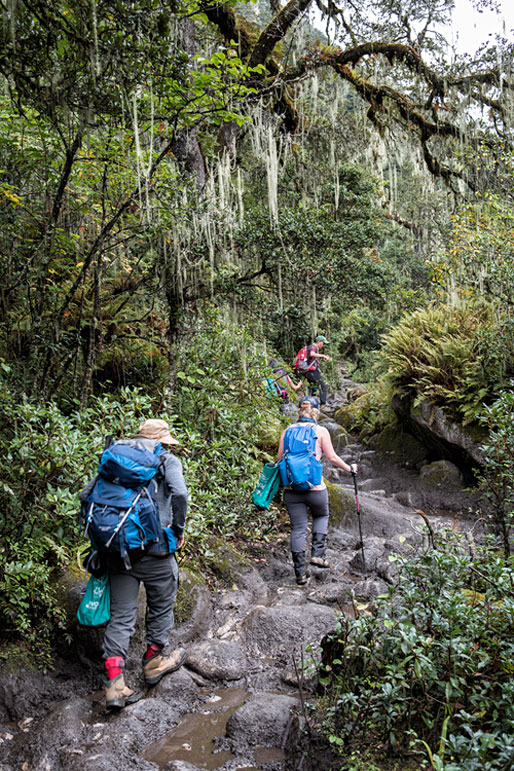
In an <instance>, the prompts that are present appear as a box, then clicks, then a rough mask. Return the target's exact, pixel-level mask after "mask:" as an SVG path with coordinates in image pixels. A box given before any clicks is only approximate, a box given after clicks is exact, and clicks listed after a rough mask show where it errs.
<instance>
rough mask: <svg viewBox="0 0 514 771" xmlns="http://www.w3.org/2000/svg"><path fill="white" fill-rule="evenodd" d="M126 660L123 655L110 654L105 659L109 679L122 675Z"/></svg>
mask: <svg viewBox="0 0 514 771" xmlns="http://www.w3.org/2000/svg"><path fill="white" fill-rule="evenodd" d="M124 665H125V661H124V659H123V657H122V656H109V658H108V659H105V670H106V672H107V679H108V680H114V678H115V677H118V675H121V673H122V672H123V667H124Z"/></svg>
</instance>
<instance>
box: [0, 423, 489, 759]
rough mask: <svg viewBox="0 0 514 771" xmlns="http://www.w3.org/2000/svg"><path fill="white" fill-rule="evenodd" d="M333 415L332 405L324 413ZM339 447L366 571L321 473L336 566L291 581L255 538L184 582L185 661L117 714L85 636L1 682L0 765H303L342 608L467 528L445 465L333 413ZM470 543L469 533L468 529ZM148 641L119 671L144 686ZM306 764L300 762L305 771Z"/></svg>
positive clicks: (275, 547) (338, 494) (337, 475)
mask: <svg viewBox="0 0 514 771" xmlns="http://www.w3.org/2000/svg"><path fill="white" fill-rule="evenodd" d="M329 414H330V411H329ZM323 420H324V424H325V425H326V426H327V427H328V428H329V430H330V431H331V434H332V437H333V441H334V444H335V446H336V449H337V451H338V453H339V454H340V455H341V457H343V458H344V459H345V460H347V461H348V462H354V461H356V462H357V463H359V471H360V473H359V477H358V479H359V499H360V512H361V523H362V532H363V543H364V558H365V568H366V570H365V571H364V569H363V564H362V549H361V545H360V539H359V531H358V519H357V515H356V508H355V496H354V488H353V482H352V479H351V477H349V476H348V475H346V474H344V473H343V472H338V471H337V470H335V469H332V468H327V469H326V479H327V480H328V482H330V483H331V484H330V496H331V511H332V512H333V516H332V524H331V530H330V532H329V543H328V550H327V557H328V559H329V561H330V564H331V567H330V569H323V568H312V567H311V578H310V582H309V584H308V585H307V586H306V587H297V586H296V584H295V583H294V574H293V567H292V563H291V559H290V555H289V550H288V543H287V539H286V538H284V539H283V540H281V541H277V542H276V543H275V544H272V545H263V544H250V545H248V546H247V549H246V555H245V556H246V560H245V563H244V566H243V567H241V568H240V569H239V571H238V574H237V576H236V577H235V579H234V582H233V584H232V586H231V587H230V588H228V589H225V590H221V591H217V592H213V591H209V590H208V589H207V588H206V587H197V588H195V589H194V590H192V594H193V596H194V607H193V611H192V614H191V616H190V618H189V620H188V621H187V622H184V623H182V624H178V625H177V626H176V627H175V628H174V630H173V633H172V639H171V645H172V646H176V645H178V644H181V645H184V646H185V647H187V650H188V657H187V660H186V664H185V665H184V666H183V667H182V668H181V669H180V670H178V671H177V672H175V673H173V674H170V675H168V676H167V677H165V678H164V679H163V680H162V681H161V682H160V683H159V684H158V685H157V686H155V687H154V688H151V689H148V690H147V691H146V695H145V698H143V699H142V700H141V701H139V702H137V703H136V704H134V705H131V706H128V707H126V708H125V709H124V710H122V711H121V712H119V713H114V714H112V713H111V714H108V713H106V711H105V710H104V708H103V705H102V695H103V694H102V692H101V691H99V690H98V688H99V687H100V683H101V666H100V654H99V642H100V639H101V632H99V631H95V630H92V631H86V632H84V635H83V641H82V643H81V644H79V646H78V647H77V650H76V652H75V653H76V655H75V657H74V659H73V660H72V661H70V660H69V658H68V659H64V658H63V660H62V661H59V662H58V666H57V668H56V670H55V671H53V672H52V673H47V674H34V673H33V672H28V671H27V672H24V671H17V672H15V673H13V674H10V675H5V674H4V675H3V676H2V677H1V678H0V768H2V769H3V770H4V771H85V770H86V769H88V771H91V769H95V771H129V770H134V771H155V769H159V768H161V769H166V771H195V769H224V770H225V771H235V769H240V770H241V771H255V770H256V769H257V770H261V771H279V770H281V769H297V768H300V766H301V763H298V758H297V756H296V755H295V750H294V748H295V746H296V741H297V736H296V734H295V730H296V728H295V727H296V725H297V722H298V721H295V720H293V719H292V717H291V715H292V714H294V713H298V714H299V715H300V716H301V715H302V713H303V710H304V706H305V702H306V701H308V700H309V698H310V697H311V696H312V689H313V686H314V682H315V681H314V677H313V674H312V673H313V671H314V666H313V664H312V662H316V661H317V660H318V659H319V644H320V641H321V640H322V638H323V636H324V635H325V634H326V633H327V632H330V631H331V630H333V629H334V627H335V625H336V622H337V617H338V614H340V613H345V614H352V613H354V607H355V602H357V601H359V602H362V601H372V600H373V598H374V597H376V596H377V595H378V594H382V593H383V592H384V590H385V589H386V587H387V584H388V583H389V582H391V581H393V580H394V564H393V563H391V562H390V560H389V559H388V557H389V555H390V554H391V553H392V552H398V551H401V550H405V549H409V548H411V547H412V545H413V544H416V543H420V542H421V541H422V539H423V538H426V534H427V532H428V531H427V529H426V527H425V522H426V521H427V520H428V522H429V523H430V528H431V529H432V531H437V530H439V529H441V528H442V527H444V526H451V527H457V528H459V529H461V530H467V531H469V532H470V533H471V532H472V531H473V528H476V527H477V526H478V527H479V526H480V525H479V524H478V525H477V522H476V520H472V519H471V515H470V507H472V506H473V498H472V496H471V495H470V493H469V492H468V491H466V490H465V489H464V488H463V482H462V479H461V477H460V474H459V472H458V470H457V469H456V467H454V466H452V464H450V463H448V462H446V461H438V462H436V463H424V464H423V465H421V467H420V468H406V467H405V464H403V465H399V464H398V462H397V459H396V457H395V454H393V453H387V452H385V453H384V452H382V453H379V452H377V451H375V450H373V449H370V448H369V447H365V446H363V445H360V444H351V443H350V444H349V443H348V438H347V437H346V436H345V435H344V433H343V432H342V431H341V429H340V427H339V426H338V425H337V424H336V423H335V422H333V420H332V419H331V417H329V415H326V416H324V418H323ZM423 532H424V533H425V535H424V534H423ZM470 538H471V536H470ZM143 649H144V641H143V639H142V637H141V634H140V632H137V633H136V636H135V639H134V641H133V643H132V645H131V658H130V659H129V661H128V662H127V670H126V675H127V680H128V682H129V684H131V685H132V686H134V685H136V684H137V683H138V682H139V683H140V682H142V677H141V667H140V658H141V654H142V651H143ZM307 767H308V766H307V765H305V766H304V769H305V768H307Z"/></svg>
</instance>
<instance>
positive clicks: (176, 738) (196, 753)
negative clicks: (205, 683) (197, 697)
mask: <svg viewBox="0 0 514 771" xmlns="http://www.w3.org/2000/svg"><path fill="white" fill-rule="evenodd" d="M247 695H248V692H247V690H246V689H245V688H220V689H219V690H217V691H214V692H213V693H212V694H211V695H210V696H209V697H208V699H207V700H206V702H205V703H204V704H203V705H202V708H201V710H200V711H199V712H190V713H188V714H186V715H184V716H183V718H182V719H181V721H180V723H179V724H178V726H177V727H176V728H174V729H173V731H170V732H169V733H168V734H166V735H165V736H163V737H162V739H159V740H158V741H157V742H155V743H154V744H152V745H150V747H148V749H147V750H146V751H145V754H144V758H145V760H149V761H151V762H152V763H156V764H157V765H158V766H159V768H163V766H165V765H166V763H169V761H170V760H182V761H186V762H187V763H192V764H193V765H195V766H196V767H197V768H205V769H210V770H211V771H212V770H213V769H215V768H219V766H222V765H223V764H224V763H226V761H227V760H232V758H233V757H234V756H233V754H232V753H231V752H228V751H226V750H221V751H217V750H216V741H215V740H216V739H217V738H220V737H222V736H224V735H225V727H226V725H227V720H228V719H229V717H230V715H232V713H233V712H235V710H236V709H237V708H238V707H240V706H241V704H243V702H244V701H245V699H246V697H247Z"/></svg>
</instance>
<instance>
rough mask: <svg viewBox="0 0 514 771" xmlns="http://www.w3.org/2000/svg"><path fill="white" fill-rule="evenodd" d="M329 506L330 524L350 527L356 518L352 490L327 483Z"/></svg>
mask: <svg viewBox="0 0 514 771" xmlns="http://www.w3.org/2000/svg"><path fill="white" fill-rule="evenodd" d="M324 481H325V484H326V486H327V490H328V505H329V508H330V522H331V524H332V525H347V526H348V525H349V523H350V522H351V521H352V520H353V517H354V516H355V505H356V504H355V495H353V494H352V493H351V492H350V490H346V489H343V488H341V487H338V486H337V485H334V484H332V483H331V482H327V480H326V479H325V480H324Z"/></svg>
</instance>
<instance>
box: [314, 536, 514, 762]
mask: <svg viewBox="0 0 514 771" xmlns="http://www.w3.org/2000/svg"><path fill="white" fill-rule="evenodd" d="M436 545H437V548H435V549H433V550H431V551H429V552H425V553H420V554H416V555H414V556H412V557H411V558H409V559H407V558H405V557H401V556H398V555H392V556H391V559H392V560H395V561H396V564H397V566H398V569H399V576H398V580H397V582H396V584H395V585H394V586H393V587H391V588H390V589H389V591H388V593H387V595H383V596H381V597H379V598H378V599H377V601H376V606H375V607H374V609H373V612H372V613H369V611H362V612H361V613H360V614H359V615H358V617H357V618H355V619H347V618H344V617H341V618H340V621H339V624H338V628H337V630H336V631H335V633H334V634H333V635H332V636H330V638H328V639H327V640H326V641H325V644H324V657H323V658H324V666H323V668H322V673H321V680H320V681H321V683H322V684H323V686H324V688H325V696H324V698H323V731H324V733H325V734H326V736H327V738H328V740H329V741H330V743H331V744H332V746H333V747H334V748H337V749H338V750H339V752H340V753H341V757H342V758H347V757H348V756H350V755H351V754H352V753H357V754H358V753H359V752H364V751H366V752H369V749H370V748H372V751H373V754H374V756H375V758H376V760H377V762H378V761H379V760H380V758H381V757H382V758H385V757H389V758H390V757H396V758H398V757H404V758H406V759H409V762H412V761H413V760H415V759H417V761H418V763H419V767H420V768H427V769H429V768H430V769H433V770H434V771H443V770H444V771H478V769H481V770H482V771H484V770H485V771H492V770H493V769H507V768H512V767H513V764H514V733H513V729H514V719H513V716H512V701H513V698H514V680H513V673H514V667H513V664H512V661H513V657H514V576H513V570H512V567H513V566H512V563H510V562H506V561H505V560H503V559H502V558H500V557H499V556H498V555H497V553H495V552H490V553H488V552H486V551H484V552H482V554H481V557H480V558H479V559H475V560H473V559H472V558H471V557H470V555H469V549H468V546H467V542H466V541H465V540H464V539H463V538H462V537H461V536H459V535H457V534H455V533H454V532H453V531H450V532H448V533H446V537H445V538H441V537H440V538H439V541H438V542H437V544H436ZM341 768H342V769H347V768H350V766H347V765H345V762H344V760H342V765H341Z"/></svg>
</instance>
